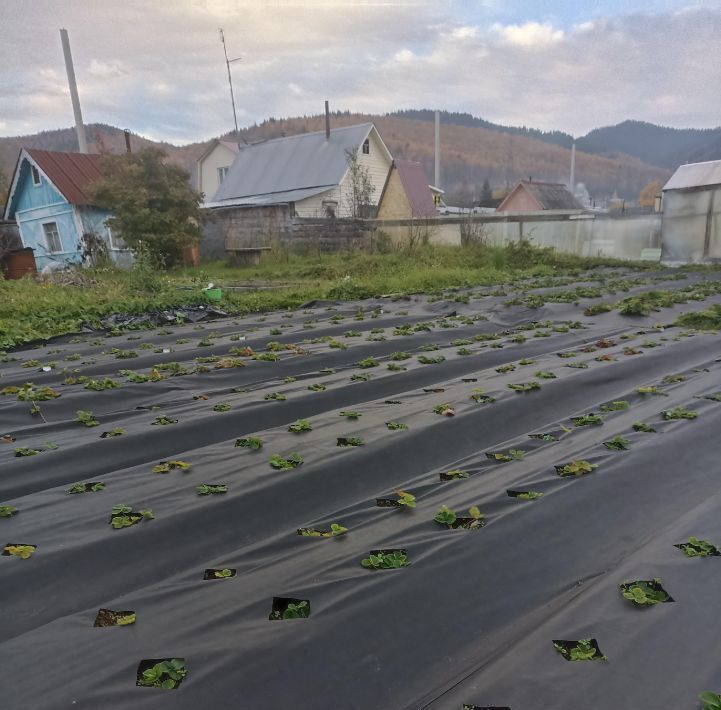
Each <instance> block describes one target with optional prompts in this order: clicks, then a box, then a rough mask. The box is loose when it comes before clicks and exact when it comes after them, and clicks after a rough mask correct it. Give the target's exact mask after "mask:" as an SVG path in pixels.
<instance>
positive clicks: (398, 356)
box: [390, 351, 412, 360]
mask: <svg viewBox="0 0 721 710" xmlns="http://www.w3.org/2000/svg"><path fill="white" fill-rule="evenodd" d="M411 357H412V355H411V354H410V353H406V352H402V351H399V352H395V353H391V354H390V359H391V360H409V359H410V358H411Z"/></svg>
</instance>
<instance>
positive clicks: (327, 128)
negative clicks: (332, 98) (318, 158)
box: [325, 101, 330, 141]
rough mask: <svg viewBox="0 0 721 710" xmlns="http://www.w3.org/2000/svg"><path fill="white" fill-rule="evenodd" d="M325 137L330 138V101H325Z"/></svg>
mask: <svg viewBox="0 0 721 710" xmlns="http://www.w3.org/2000/svg"><path fill="white" fill-rule="evenodd" d="M325 139H326V140H327V141H329V140H330V110H329V108H328V101H326V102H325Z"/></svg>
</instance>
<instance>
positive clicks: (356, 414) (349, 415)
mask: <svg viewBox="0 0 721 710" xmlns="http://www.w3.org/2000/svg"><path fill="white" fill-rule="evenodd" d="M338 416H339V417H346V418H347V419H360V418H361V417H362V416H363V414H362V413H361V412H353V411H350V410H347V409H344V410H343V411H341V412H340V413H339V414H338Z"/></svg>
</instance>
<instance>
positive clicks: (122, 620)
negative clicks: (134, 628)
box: [93, 609, 136, 627]
mask: <svg viewBox="0 0 721 710" xmlns="http://www.w3.org/2000/svg"><path fill="white" fill-rule="evenodd" d="M135 621H136V616H135V612H134V611H113V610H112V609H99V610H98V614H97V616H96V617H95V623H94V624H93V626H95V627H104V626H131V625H132V624H134V623H135Z"/></svg>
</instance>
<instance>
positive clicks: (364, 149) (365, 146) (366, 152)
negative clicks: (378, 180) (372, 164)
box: [361, 138, 371, 155]
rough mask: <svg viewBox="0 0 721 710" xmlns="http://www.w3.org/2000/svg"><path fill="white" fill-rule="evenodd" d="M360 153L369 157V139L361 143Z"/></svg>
mask: <svg viewBox="0 0 721 710" xmlns="http://www.w3.org/2000/svg"><path fill="white" fill-rule="evenodd" d="M361 150H362V153H363V155H370V154H371V141H370V138H366V139H365V140H364V141H363V147H362V149H361Z"/></svg>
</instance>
